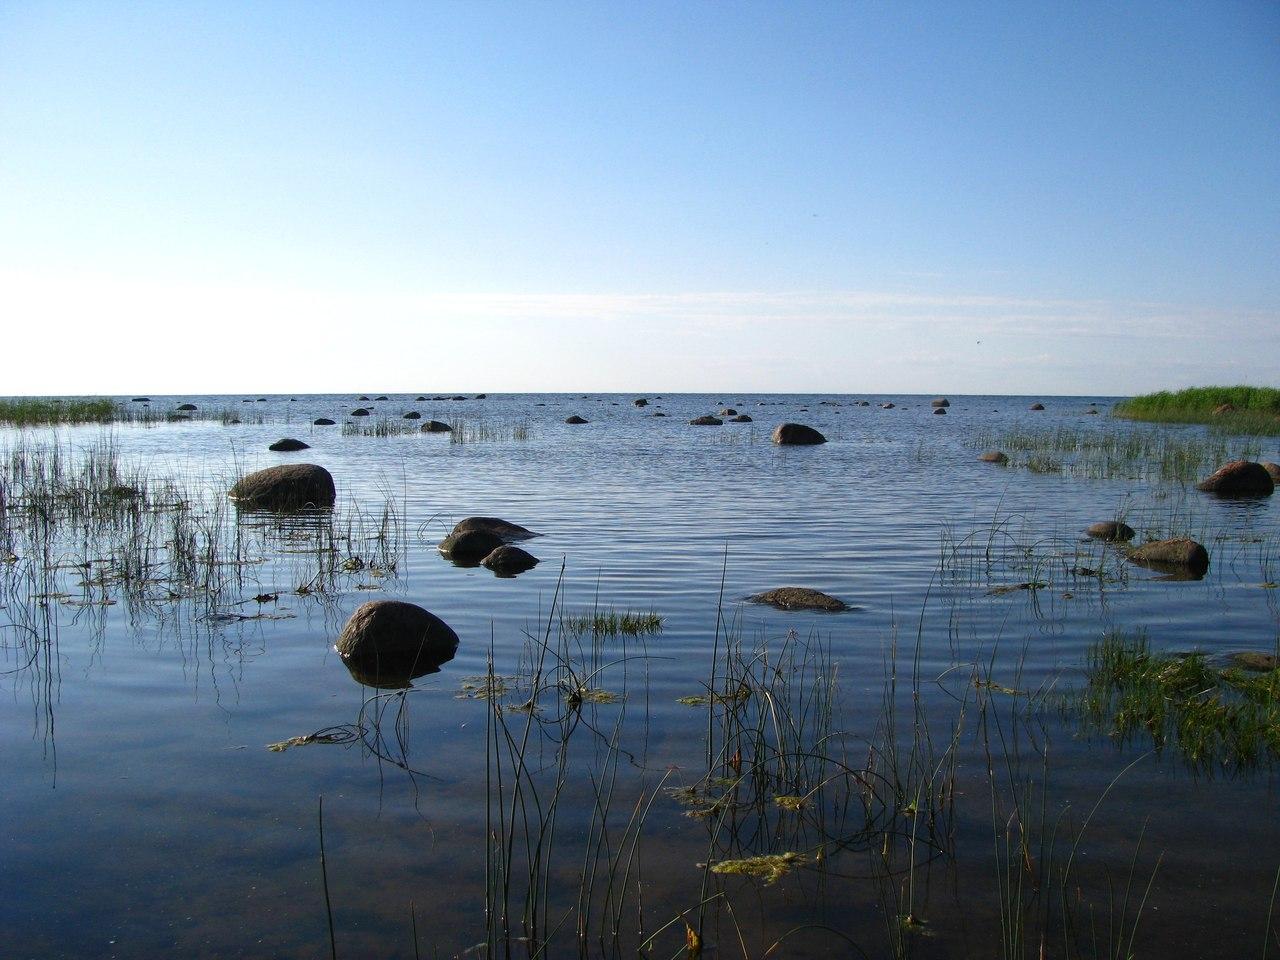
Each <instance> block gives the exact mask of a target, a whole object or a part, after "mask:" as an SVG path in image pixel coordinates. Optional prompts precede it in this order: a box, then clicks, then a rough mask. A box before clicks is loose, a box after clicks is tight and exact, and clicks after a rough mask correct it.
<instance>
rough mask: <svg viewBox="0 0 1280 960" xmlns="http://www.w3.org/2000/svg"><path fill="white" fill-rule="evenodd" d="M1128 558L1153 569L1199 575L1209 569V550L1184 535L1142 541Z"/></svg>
mask: <svg viewBox="0 0 1280 960" xmlns="http://www.w3.org/2000/svg"><path fill="white" fill-rule="evenodd" d="M1129 560H1130V561H1131V562H1133V563H1136V564H1138V565H1139V566H1142V567H1149V568H1151V569H1153V570H1161V571H1165V572H1172V573H1175V574H1177V573H1180V572H1183V571H1185V572H1188V573H1191V574H1193V575H1194V576H1197V577H1201V576H1203V575H1204V573H1205V571H1206V570H1208V569H1209V551H1208V550H1206V549H1205V548H1204V546H1203V545H1202V544H1199V543H1196V541H1194V540H1189V539H1187V538H1185V537H1178V538H1175V539H1173V540H1155V541H1153V542H1151V543H1144V544H1143V545H1142V546H1140V547H1138V548H1137V549H1136V550H1133V551H1131V552H1130V553H1129Z"/></svg>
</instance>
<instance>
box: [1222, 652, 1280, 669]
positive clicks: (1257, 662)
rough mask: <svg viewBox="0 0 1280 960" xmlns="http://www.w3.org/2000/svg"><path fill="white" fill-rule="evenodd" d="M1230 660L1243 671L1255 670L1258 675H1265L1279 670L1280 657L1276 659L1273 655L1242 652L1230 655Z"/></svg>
mask: <svg viewBox="0 0 1280 960" xmlns="http://www.w3.org/2000/svg"><path fill="white" fill-rule="evenodd" d="M1230 659H1231V662H1232V663H1233V664H1235V665H1236V666H1237V667H1241V668H1243V669H1245V670H1255V671H1257V672H1258V673H1267V672H1268V671H1271V670H1275V669H1277V668H1280V657H1277V656H1276V655H1275V654H1274V653H1262V652H1261V651H1257V650H1244V651H1242V652H1240V653H1233V654H1231V657H1230Z"/></svg>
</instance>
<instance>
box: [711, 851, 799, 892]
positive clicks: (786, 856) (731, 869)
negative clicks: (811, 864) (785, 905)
mask: <svg viewBox="0 0 1280 960" xmlns="http://www.w3.org/2000/svg"><path fill="white" fill-rule="evenodd" d="M807 862H808V859H807V858H806V857H805V856H804V854H802V853H796V852H795V851H793V850H788V851H787V852H786V853H776V854H765V855H763V856H759V857H747V858H746V859H745V860H721V861H720V862H719V863H713V864H712V865H711V872H712V873H723V874H728V875H730V876H740V877H754V878H755V879H757V880H763V881H764V882H765V883H766V884H772V883H777V882H778V881H779V880H780V879H781V878H783V877H785V876H786V875H787V874H788V873H790V872H791V871H792V870H794V869H795V868H796V867H802V866H804V865H805V864H806V863H807Z"/></svg>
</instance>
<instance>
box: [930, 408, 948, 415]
mask: <svg viewBox="0 0 1280 960" xmlns="http://www.w3.org/2000/svg"><path fill="white" fill-rule="evenodd" d="M933 412H934V413H938V414H945V413H946V412H947V411H946V410H945V409H943V408H942V407H934V408H933Z"/></svg>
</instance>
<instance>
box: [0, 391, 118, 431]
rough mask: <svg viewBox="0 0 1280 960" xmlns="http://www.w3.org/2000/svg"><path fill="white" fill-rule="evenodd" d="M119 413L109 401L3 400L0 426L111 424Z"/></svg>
mask: <svg viewBox="0 0 1280 960" xmlns="http://www.w3.org/2000/svg"><path fill="white" fill-rule="evenodd" d="M117 415H118V410H117V407H116V405H115V403H114V402H112V401H111V400H107V399H105V398H87V397H22V398H15V399H9V400H0V423H4V424H11V425H13V426H17V427H26V426H44V425H48V424H57V423H110V422H111V421H112V420H114V419H116V417H117Z"/></svg>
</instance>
